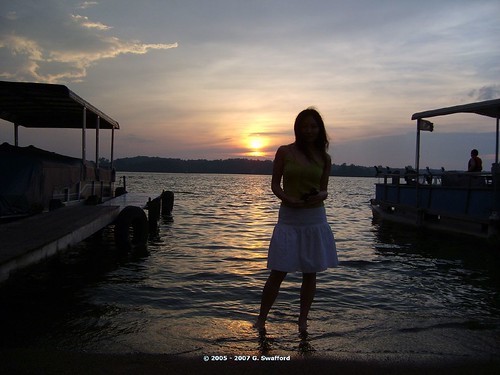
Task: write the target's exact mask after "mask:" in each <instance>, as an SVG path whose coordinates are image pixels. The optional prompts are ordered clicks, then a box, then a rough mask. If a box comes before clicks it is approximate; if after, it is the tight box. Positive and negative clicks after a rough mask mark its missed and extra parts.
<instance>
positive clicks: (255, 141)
mask: <svg viewBox="0 0 500 375" xmlns="http://www.w3.org/2000/svg"><path fill="white" fill-rule="evenodd" d="M246 143H247V147H248V148H249V152H248V153H247V156H254V157H262V156H265V155H266V153H265V151H264V150H263V149H264V147H265V146H266V145H267V141H266V139H265V138H263V137H262V136H260V135H251V136H249V137H248V138H247V142H246Z"/></svg>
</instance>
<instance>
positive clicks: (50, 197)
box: [0, 81, 173, 281]
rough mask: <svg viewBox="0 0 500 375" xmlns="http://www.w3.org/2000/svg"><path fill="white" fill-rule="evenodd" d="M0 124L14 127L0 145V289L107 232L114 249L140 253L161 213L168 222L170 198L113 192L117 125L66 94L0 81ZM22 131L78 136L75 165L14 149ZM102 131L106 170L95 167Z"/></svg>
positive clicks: (40, 86)
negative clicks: (90, 145)
mask: <svg viewBox="0 0 500 375" xmlns="http://www.w3.org/2000/svg"><path fill="white" fill-rule="evenodd" d="M0 118H2V119H3V120H6V121H8V122H10V123H13V124H14V145H9V144H7V143H4V144H2V145H0V159H1V160H2V163H1V165H0V220H1V225H0V281H4V280H6V279H8V278H9V276H10V274H11V273H12V272H13V271H16V270H18V269H20V268H23V267H26V266H28V265H30V264H33V263H36V262H38V261H40V260H42V259H45V258H46V257H48V256H51V255H54V254H56V253H57V252H59V251H62V250H65V249H67V248H68V247H69V246H71V245H74V244H76V243H78V242H80V241H82V240H84V239H86V238H88V237H90V236H92V235H93V234H95V233H97V232H99V231H100V230H101V229H103V228H104V227H106V226H108V225H110V224H112V225H114V232H115V239H116V242H117V246H118V247H120V248H127V249H129V248H131V247H132V246H136V245H145V243H146V241H147V238H148V231H149V229H155V228H156V224H157V223H158V220H159V216H160V211H161V209H163V214H165V215H170V213H171V210H172V205H173V194H172V193H170V192H164V193H162V195H161V196H159V197H157V198H155V199H153V200H151V199H149V201H148V197H147V196H146V195H144V194H143V195H139V194H131V193H128V192H127V191H126V186H125V181H124V186H121V187H117V188H116V189H115V170H114V168H113V153H114V132H115V130H118V129H119V128H120V127H119V124H118V122H117V121H115V120H113V119H112V118H111V117H109V116H108V115H106V114H105V113H103V112H102V111H100V110H99V109H97V108H96V107H94V106H93V105H91V104H90V103H88V102H87V101H85V100H84V99H82V98H81V97H79V96H78V95H76V94H75V93H74V92H72V91H71V90H69V89H68V88H67V87H66V86H63V85H54V84H42V83H31V82H6V81H0ZM20 126H22V127H25V128H50V129H68V128H73V129H80V130H81V134H82V150H81V151H82V153H81V158H73V157H69V156H64V155H60V154H56V153H53V152H49V151H45V150H42V149H39V148H36V147H33V146H28V147H20V146H19V133H18V128H19V127H20ZM88 129H93V130H95V150H96V152H95V161H89V160H87V155H86V138H87V131H88ZM101 130H109V131H111V145H110V147H111V151H110V152H111V161H110V165H108V166H102V165H100V164H99V159H100V158H99V147H100V145H99V143H100V141H99V135H100V131H101ZM162 202H163V203H162ZM145 206H147V209H148V212H149V221H148V217H147V215H146V213H145V211H144V209H143V208H144V207H145Z"/></svg>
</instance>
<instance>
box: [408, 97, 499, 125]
mask: <svg viewBox="0 0 500 375" xmlns="http://www.w3.org/2000/svg"><path fill="white" fill-rule="evenodd" d="M454 113H475V114H478V115H483V116H488V117H493V118H496V119H498V118H500V99H493V100H486V101H484V102H477V103H470V104H462V105H456V106H453V107H446V108H440V109H433V110H430V111H425V112H419V113H414V114H413V116H411V119H412V120H418V119H422V118H426V117H436V116H445V115H452V114H454Z"/></svg>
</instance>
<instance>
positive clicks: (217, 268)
mask: <svg viewBox="0 0 500 375" xmlns="http://www.w3.org/2000/svg"><path fill="white" fill-rule="evenodd" d="M375 182H376V181H375V180H374V179H369V178H359V179H357V178H331V180H330V198H329V199H328V201H327V203H326V205H327V214H328V219H329V222H330V223H331V226H332V229H333V231H334V234H335V237H336V240H337V247H338V253H339V260H340V266H339V267H338V268H336V269H331V270H328V271H326V272H323V273H321V274H319V276H318V290H317V294H316V300H315V302H314V304H313V308H312V310H311V313H310V334H309V337H308V338H307V339H303V338H302V339H300V338H299V337H298V334H297V327H296V322H297V318H298V296H299V288H300V280H301V278H300V274H290V275H288V276H287V279H286V280H285V282H284V283H283V286H282V289H281V293H280V295H279V297H278V300H277V302H276V304H275V306H274V308H273V310H271V314H270V316H269V321H268V333H267V336H266V337H260V338H259V337H258V335H257V333H256V332H255V331H254V330H253V329H252V327H251V325H252V323H253V321H254V320H255V317H256V314H257V312H258V309H259V303H260V294H261V290H262V287H263V284H264V282H265V280H266V277H267V275H268V271H267V270H266V256H267V246H268V241H269V238H270V235H271V232H272V229H273V225H274V223H275V221H276V219H277V212H278V207H279V202H278V201H277V199H276V198H275V197H274V196H273V195H272V193H271V190H270V176H252V175H204V174H140V173H127V184H128V190H129V191H134V192H145V193H156V194H158V193H160V192H161V191H162V190H171V191H173V192H174V194H175V205H174V211H173V216H174V221H173V222H162V223H161V228H160V231H159V233H158V234H156V235H153V236H151V238H150V241H149V244H148V247H147V250H146V251H136V252H134V253H132V254H126V255H119V254H117V252H116V251H115V249H114V244H113V241H112V233H111V230H108V231H106V232H105V233H104V234H103V236H102V238H101V239H93V240H89V241H86V242H85V243H83V244H81V245H79V246H78V247H76V248H74V249H72V250H71V251H69V252H68V253H66V254H64V255H63V256H60V257H58V258H56V259H53V260H51V261H49V262H47V263H46V264H44V265H40V266H37V267H34V268H33V269H30V270H28V271H26V272H22V273H21V274H19V275H18V276H16V277H15V278H13V280H11V281H9V283H7V284H6V285H4V286H3V287H2V288H0V306H1V307H0V313H1V315H2V316H1V318H2V319H1V320H2V322H1V323H0V325H1V327H0V328H1V329H2V332H3V333H4V335H2V339H1V345H2V346H8V347H16V346H19V347H44V348H56V349H65V350H75V351H95V352H105V353H124V352H143V353H169V354H182V355H188V356H201V355H204V354H221V355H234V354H257V353H269V354H273V353H274V354H280V353H288V354H292V355H316V356H335V357H343V358H353V357H356V356H361V357H371V356H384V357H388V358H389V357H391V356H397V357H398V358H412V357H419V358H438V359H439V358H448V357H454V358H456V357H458V358H474V359H477V358H483V359H485V360H487V359H490V358H495V357H497V356H498V355H499V354H500V345H499V342H500V340H499V339H500V293H499V292H500V276H499V266H500V260H499V252H498V249H495V248H494V247H492V246H491V245H488V244H485V243H480V242H477V241H471V240H469V239H467V238H448V237H447V236H443V235H435V234H429V233H417V232H415V231H414V230H410V229H406V228H398V227H393V228H391V227H385V226H380V225H378V224H375V223H372V219H371V211H370V208H369V205H368V203H369V199H370V198H371V197H372V195H373V184H374V183H375ZM0 347H1V346H0Z"/></svg>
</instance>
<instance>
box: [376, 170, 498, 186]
mask: <svg viewBox="0 0 500 375" xmlns="http://www.w3.org/2000/svg"><path fill="white" fill-rule="evenodd" d="M377 177H378V182H379V183H383V184H384V185H403V186H404V185H406V186H415V185H418V186H432V187H437V186H446V187H462V188H465V187H477V188H481V187H484V188H493V186H494V181H499V182H500V174H498V173H492V172H460V171H449V172H448V171H444V172H431V173H429V172H420V173H416V172H409V173H408V172H407V173H401V172H400V171H392V172H387V173H382V174H379V175H378V176H377Z"/></svg>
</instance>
